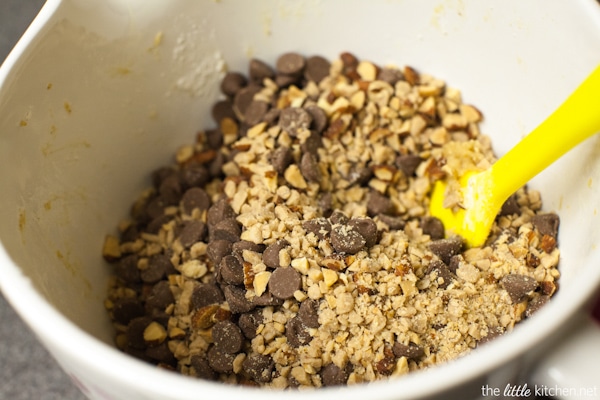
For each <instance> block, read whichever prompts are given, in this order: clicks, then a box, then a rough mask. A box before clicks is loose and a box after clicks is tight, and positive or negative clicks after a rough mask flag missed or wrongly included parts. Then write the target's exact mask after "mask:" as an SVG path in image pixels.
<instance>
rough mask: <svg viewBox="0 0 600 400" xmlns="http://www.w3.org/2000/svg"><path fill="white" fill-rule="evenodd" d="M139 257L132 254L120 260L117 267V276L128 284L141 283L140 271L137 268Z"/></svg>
mask: <svg viewBox="0 0 600 400" xmlns="http://www.w3.org/2000/svg"><path fill="white" fill-rule="evenodd" d="M137 264H138V256H137V255H135V254H130V255H128V256H126V257H124V258H122V259H120V260H119V262H118V263H116V265H115V275H117V277H118V278H119V279H121V280H123V281H124V282H127V283H139V282H141V280H142V279H141V275H140V270H139V268H138V266H137Z"/></svg>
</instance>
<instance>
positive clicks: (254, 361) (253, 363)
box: [242, 353, 275, 383]
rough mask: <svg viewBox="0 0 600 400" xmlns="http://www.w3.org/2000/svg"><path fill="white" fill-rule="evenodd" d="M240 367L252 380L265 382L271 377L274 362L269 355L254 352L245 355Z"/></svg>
mask: <svg viewBox="0 0 600 400" xmlns="http://www.w3.org/2000/svg"><path fill="white" fill-rule="evenodd" d="M242 368H243V369H244V371H245V372H246V373H247V374H248V376H250V378H251V379H253V380H254V381H256V382H259V383H266V382H270V381H271V379H272V378H273V370H274V369H275V362H274V361H273V359H272V358H271V356H268V355H263V354H256V353H254V354H250V355H249V356H248V357H246V359H245V360H244V361H243V362H242Z"/></svg>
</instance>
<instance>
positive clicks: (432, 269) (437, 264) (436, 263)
mask: <svg viewBox="0 0 600 400" xmlns="http://www.w3.org/2000/svg"><path fill="white" fill-rule="evenodd" d="M427 273H429V274H431V273H434V274H435V275H436V281H437V282H438V287H440V288H442V289H446V288H447V287H448V286H449V285H450V284H451V283H452V281H453V280H454V274H453V273H452V272H451V271H450V268H448V266H447V265H446V264H445V263H443V262H442V261H440V260H433V261H431V263H430V264H429V268H428V270H427ZM439 278H441V279H442V281H441V282H440V281H439Z"/></svg>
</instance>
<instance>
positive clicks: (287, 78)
mask: <svg viewBox="0 0 600 400" xmlns="http://www.w3.org/2000/svg"><path fill="white" fill-rule="evenodd" d="M300 77H301V75H284V74H279V73H278V74H277V76H275V84H276V85H277V86H278V87H279V89H284V88H287V87H288V86H290V85H295V84H297V83H298V81H299V80H300Z"/></svg>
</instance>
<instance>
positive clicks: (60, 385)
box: [0, 0, 600, 400]
mask: <svg viewBox="0 0 600 400" xmlns="http://www.w3.org/2000/svg"><path fill="white" fill-rule="evenodd" d="M43 4H44V0H0V61H3V60H4V59H5V58H6V56H7V55H8V53H9V52H10V50H11V49H12V48H13V46H14V45H15V44H16V42H17V41H18V39H19V38H20V37H21V35H22V34H23V32H24V31H25V30H26V29H27V26H28V25H29V23H30V22H31V20H33V18H34V17H35V15H36V14H37V12H38V11H39V9H40V8H41V7H42V5H43ZM597 313H598V318H599V319H600V303H599V304H598V307H597ZM4 399H10V400H34V399H35V400H82V399H85V396H84V395H83V394H82V393H81V392H80V391H79V390H78V389H77V388H76V387H75V386H74V384H73V383H72V382H71V380H70V379H69V378H68V377H67V376H66V375H65V373H64V372H63V371H62V369H61V368H60V367H59V366H58V364H57V363H56V362H55V361H54V359H53V358H52V357H51V356H50V355H49V354H48V352H47V351H46V350H45V349H44V348H43V347H42V345H41V344H40V343H39V342H38V341H37V339H36V337H35V336H34V335H33V333H32V332H31V330H30V329H29V328H28V327H27V326H26V325H25V324H24V323H23V321H22V320H21V318H20V317H19V316H18V315H17V314H16V313H15V311H14V310H13V309H12V308H11V306H10V305H9V304H8V302H7V301H6V299H5V298H4V297H3V296H2V294H1V293H0V400H4Z"/></svg>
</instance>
